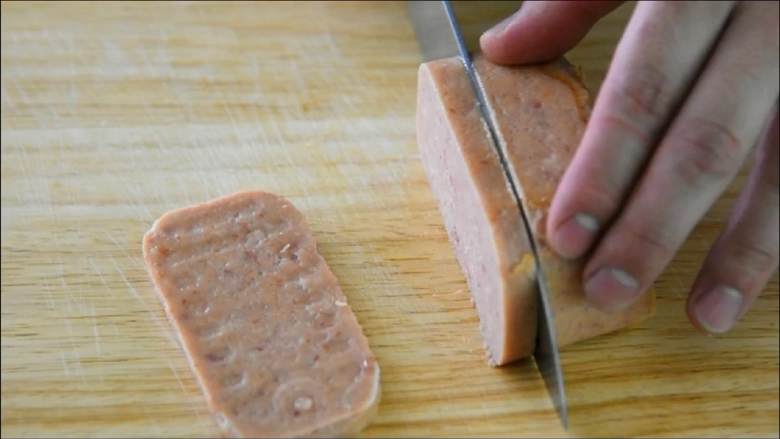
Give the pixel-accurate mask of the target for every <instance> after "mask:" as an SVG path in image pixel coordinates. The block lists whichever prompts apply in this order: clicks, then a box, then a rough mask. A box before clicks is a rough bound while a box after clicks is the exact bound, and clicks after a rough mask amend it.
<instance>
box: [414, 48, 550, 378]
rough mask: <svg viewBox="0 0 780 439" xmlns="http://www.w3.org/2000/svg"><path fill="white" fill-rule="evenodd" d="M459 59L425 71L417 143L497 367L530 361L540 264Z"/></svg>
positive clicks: (420, 89)
mask: <svg viewBox="0 0 780 439" xmlns="http://www.w3.org/2000/svg"><path fill="white" fill-rule="evenodd" d="M485 130H486V127H485V126H484V125H483V121H482V119H481V117H480V114H479V111H478V108H477V107H476V98H475V96H474V94H473V92H472V90H471V87H470V84H469V82H468V78H467V76H466V74H465V71H464V67H463V65H462V64H461V63H460V61H459V60H458V59H456V58H447V59H440V60H436V61H430V62H427V63H424V64H422V65H421V66H420V68H419V71H418V93H417V143H418V146H419V149H420V154H421V158H422V163H423V165H424V168H425V172H426V175H427V178H428V181H429V183H430V184H431V187H432V191H433V194H434V196H435V197H436V200H437V203H438V207H439V210H440V212H441V213H442V217H443V219H444V225H445V228H446V230H447V234H448V236H449V239H450V242H451V244H452V247H453V249H454V251H455V255H456V258H457V260H458V263H459V265H460V266H461V269H462V270H463V272H464V274H465V277H466V281H467V283H468V286H469V290H470V292H471V295H472V297H473V299H474V302H475V305H476V309H477V313H478V315H479V320H480V332H481V333H482V336H483V339H484V341H485V346H486V349H487V351H488V357H489V363H490V364H491V365H502V364H506V363H508V362H510V361H513V360H515V359H518V358H522V357H525V356H527V355H529V354H530V353H531V352H532V350H533V348H534V339H535V335H536V298H535V292H534V291H535V290H534V289H533V288H532V287H531V286H532V284H533V282H534V278H533V270H534V265H533V257H532V255H531V254H530V253H528V243H527V237H526V236H525V232H524V229H523V225H522V223H521V222H520V215H519V211H518V209H517V206H516V205H515V204H514V199H513V198H512V196H511V193H510V189H509V188H508V186H507V185H506V182H505V180H504V176H503V174H502V171H501V169H500V168H498V167H496V166H495V165H496V164H497V163H498V156H497V154H496V152H495V151H494V150H493V147H492V146H491V144H490V143H489V141H488V137H487V135H486V131H485Z"/></svg>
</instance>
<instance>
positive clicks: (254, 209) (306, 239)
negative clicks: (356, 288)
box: [143, 192, 380, 437]
mask: <svg viewBox="0 0 780 439" xmlns="http://www.w3.org/2000/svg"><path fill="white" fill-rule="evenodd" d="M143 250H144V259H145V261H146V265H147V268H148V270H149V273H150V275H151V278H152V280H153V283H154V285H155V287H156V289H157V292H158V293H159V296H160V298H161V300H162V302H163V304H164V306H165V311H166V313H167V315H168V318H169V320H170V321H171V323H172V324H173V326H174V327H175V329H176V331H177V332H178V336H179V340H180V341H181V343H182V345H183V348H184V351H185V352H186V355H187V357H188V359H189V362H190V365H191V366H192V369H193V370H194V372H195V374H196V376H197V378H198V381H199V383H200V385H201V388H202V390H203V392H204V394H205V396H206V398H207V400H208V403H209V406H210V407H211V409H212V411H213V413H214V416H215V417H216V419H217V421H218V423H219V424H220V426H221V427H222V428H223V429H224V431H225V433H227V434H229V435H232V436H244V437H268V436H270V437H278V436H341V435H344V434H350V433H354V432H357V431H359V430H360V429H362V428H363V427H364V426H365V425H366V424H367V423H368V422H369V418H370V417H371V416H372V415H373V414H374V413H375V412H376V408H377V404H378V402H379V394H380V391H379V366H378V364H377V362H376V360H375V358H374V356H373V354H372V353H371V351H370V349H369V346H368V341H367V340H366V338H365V336H364V335H363V333H362V331H361V328H360V326H359V324H358V322H357V320H356V318H355V316H354V314H353V313H352V311H351V310H350V308H349V306H347V300H346V298H345V296H344V294H343V293H342V291H341V288H340V287H339V284H338V281H337V280H336V278H335V276H334V275H333V273H332V272H331V271H330V269H329V268H328V265H327V264H326V263H325V261H324V260H323V258H322V256H320V254H319V253H318V251H317V245H316V243H315V241H314V238H313V237H312V234H311V232H310V230H309V228H308V226H307V225H306V222H305V220H304V218H303V216H302V215H301V213H300V212H298V210H296V209H295V207H293V205H292V204H291V203H290V202H289V201H287V200H285V199H284V198H282V197H279V196H276V195H273V194H269V193H264V192H242V193H237V194H234V195H230V196H227V197H223V198H219V199H217V200H214V201H210V202H207V203H204V204H200V205H196V206H194V207H189V208H184V209H179V210H175V211H172V212H169V213H166V214H165V215H163V216H162V217H161V218H160V219H158V220H157V222H155V224H154V226H153V227H152V229H151V230H149V232H147V233H146V236H145V237H144V244H143Z"/></svg>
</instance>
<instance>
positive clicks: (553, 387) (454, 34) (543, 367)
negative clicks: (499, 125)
mask: <svg viewBox="0 0 780 439" xmlns="http://www.w3.org/2000/svg"><path fill="white" fill-rule="evenodd" d="M410 12H411V18H412V23H413V25H414V27H415V31H416V33H417V36H418V41H419V42H420V46H421V49H422V52H423V55H424V57H425V59H426V60H429V59H437V58H443V57H450V56H459V57H460V59H461V61H462V62H463V65H464V67H465V69H466V73H467V75H468V77H469V81H470V83H471V86H472V88H473V90H474V93H475V95H476V96H477V101H478V107H479V111H480V113H481V115H482V119H483V121H484V122H485V124H486V126H487V128H488V129H487V131H488V133H489V136H490V138H491V143H492V145H493V147H494V149H495V150H496V152H497V154H498V157H499V160H500V163H501V167H502V170H503V172H504V174H505V178H506V181H507V183H508V187H509V188H510V190H511V192H512V195H513V197H514V199H515V203H516V205H517V207H518V211H519V214H520V215H521V217H522V223H523V226H524V228H525V233H526V235H527V236H528V240H529V243H530V246H531V249H532V253H533V256H534V261H535V265H536V278H537V286H538V290H539V303H540V306H539V316H538V317H539V318H538V328H537V341H536V350H535V352H534V358H535V359H536V362H537V365H538V367H539V370H540V372H541V374H542V377H543V378H544V381H545V384H546V386H547V389H548V391H549V393H550V396H551V398H552V400H553V404H554V406H555V408H556V410H557V412H558V414H559V416H560V419H561V422H562V424H563V426H564V428H567V427H568V413H567V403H566V394H565V391H564V383H563V374H562V371H561V367H560V359H559V354H558V346H557V337H556V334H555V325H554V320H553V319H554V316H553V315H552V310H551V304H550V296H549V292H548V289H547V279H546V277H545V275H544V270H543V267H542V264H541V260H540V258H539V255H538V252H537V243H536V241H535V238H534V236H533V233H531V229H530V226H529V223H528V219H527V215H526V213H525V210H524V207H523V204H522V200H521V196H520V192H519V190H518V183H517V178H516V174H515V172H514V170H513V169H512V166H511V164H510V162H509V161H508V160H507V153H506V145H505V144H504V143H503V142H501V139H500V138H499V137H498V135H497V134H496V133H497V132H496V128H495V126H496V123H495V120H494V114H493V113H492V112H491V108H490V106H489V104H488V102H487V99H486V97H485V92H484V89H483V87H482V84H481V82H480V78H479V75H478V73H477V72H476V70H475V69H474V65H473V63H472V61H471V57H470V55H469V53H468V50H467V48H466V45H465V44H464V41H463V37H462V35H461V33H460V29H459V26H458V21H457V18H456V17H455V14H454V12H453V9H452V5H451V4H450V2H449V1H446V0H445V1H442V2H410Z"/></svg>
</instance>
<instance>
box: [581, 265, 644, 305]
mask: <svg viewBox="0 0 780 439" xmlns="http://www.w3.org/2000/svg"><path fill="white" fill-rule="evenodd" d="M585 295H586V297H587V298H588V300H589V301H590V302H591V303H593V304H594V305H596V307H598V308H599V309H601V310H603V311H608V312H614V311H619V310H621V309H624V308H626V307H627V306H629V305H631V304H632V303H634V300H636V298H637V296H638V295H639V281H638V280H636V278H635V277H634V276H632V275H630V274H629V273H627V272H626V271H623V270H621V269H618V268H602V269H600V270H599V271H597V272H596V274H594V275H593V276H591V277H590V279H588V280H587V282H585Z"/></svg>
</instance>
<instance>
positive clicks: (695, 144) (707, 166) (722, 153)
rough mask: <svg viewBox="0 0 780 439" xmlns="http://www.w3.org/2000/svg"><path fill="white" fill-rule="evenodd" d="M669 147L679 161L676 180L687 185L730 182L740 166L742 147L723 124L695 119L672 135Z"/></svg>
mask: <svg viewBox="0 0 780 439" xmlns="http://www.w3.org/2000/svg"><path fill="white" fill-rule="evenodd" d="M670 142H671V148H672V149H674V155H675V156H676V157H679V158H680V159H679V160H678V161H677V163H676V172H677V175H678V177H680V179H681V180H682V181H683V182H684V183H685V184H687V185H689V186H699V185H701V184H706V183H710V182H713V181H716V182H720V181H723V180H730V179H731V178H732V177H733V176H734V175H735V174H736V172H737V171H738V170H739V167H740V165H741V163H742V158H743V155H744V154H743V151H744V146H743V144H742V142H740V140H739V139H738V138H737V136H736V135H735V134H734V132H733V131H732V129H731V128H729V127H728V126H727V125H724V124H723V123H720V122H716V121H711V120H706V119H696V120H692V121H690V122H689V123H686V124H683V127H682V128H681V129H680V130H678V131H677V132H676V133H673V134H672V136H671V140H670Z"/></svg>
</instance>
